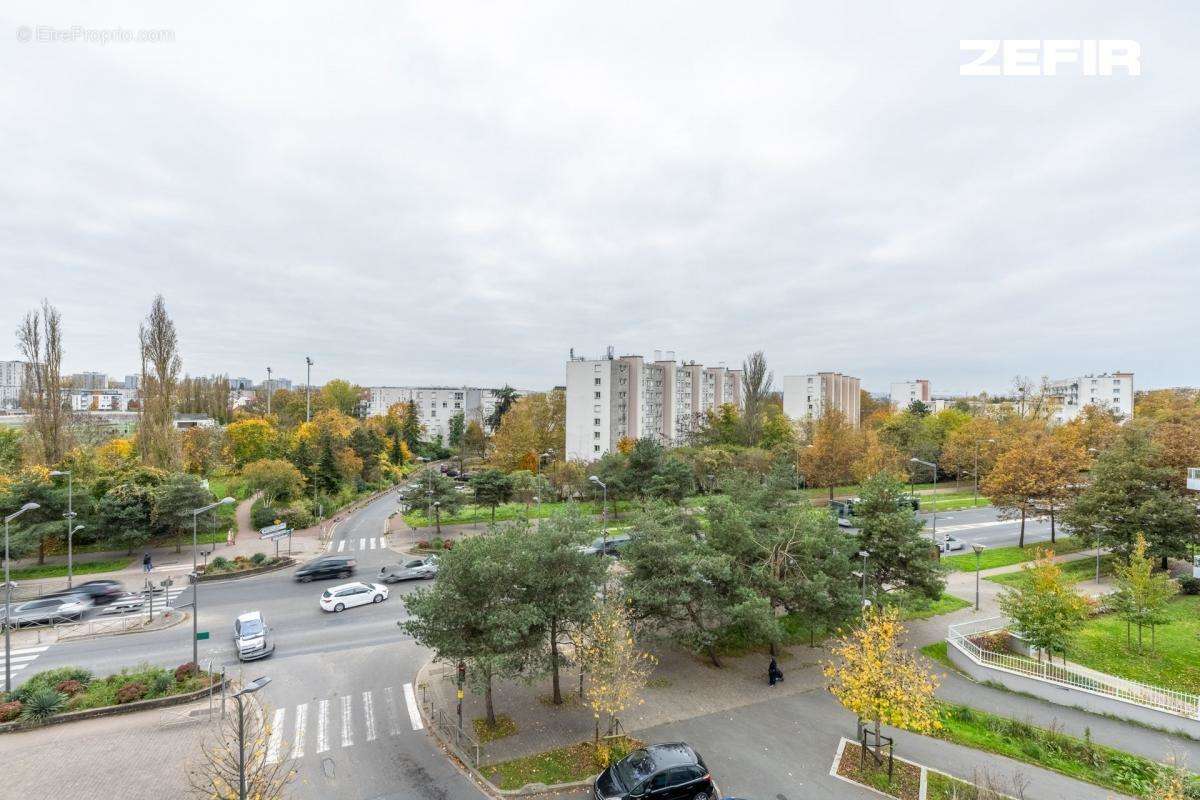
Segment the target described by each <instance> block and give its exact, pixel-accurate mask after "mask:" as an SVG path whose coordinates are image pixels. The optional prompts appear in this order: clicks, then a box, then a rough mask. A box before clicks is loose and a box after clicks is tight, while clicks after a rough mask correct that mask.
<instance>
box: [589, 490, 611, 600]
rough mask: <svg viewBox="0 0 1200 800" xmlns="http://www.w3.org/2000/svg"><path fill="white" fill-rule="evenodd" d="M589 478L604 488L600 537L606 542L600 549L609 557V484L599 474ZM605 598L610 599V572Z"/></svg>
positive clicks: (606, 575)
mask: <svg viewBox="0 0 1200 800" xmlns="http://www.w3.org/2000/svg"><path fill="white" fill-rule="evenodd" d="M588 480H589V481H591V482H592V483H594V484H596V485H597V486H599V487H600V488H601V489H602V490H604V495H603V497H604V499H603V501H602V502H601V505H600V537H601V541H603V542H604V544H603V549H602V550H601V551H600V557H601V558H607V557H608V484H607V483H605V482H604V481H602V480H600V476H598V475H589V476H588ZM601 591H602V592H603V596H604V599H605V600H607V599H608V573H607V572H605V577H604V585H603V586H602V587H601Z"/></svg>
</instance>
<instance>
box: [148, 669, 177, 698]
mask: <svg viewBox="0 0 1200 800" xmlns="http://www.w3.org/2000/svg"><path fill="white" fill-rule="evenodd" d="M174 686H175V676H174V675H172V674H171V673H169V672H167V671H165V670H164V671H162V672H157V673H155V674H154V677H153V678H151V679H150V695H151V696H153V697H161V696H162V695H166V694H170V693H171V689H172V688H173V687H174Z"/></svg>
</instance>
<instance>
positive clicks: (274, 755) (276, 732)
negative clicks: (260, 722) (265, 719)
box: [267, 708, 287, 764]
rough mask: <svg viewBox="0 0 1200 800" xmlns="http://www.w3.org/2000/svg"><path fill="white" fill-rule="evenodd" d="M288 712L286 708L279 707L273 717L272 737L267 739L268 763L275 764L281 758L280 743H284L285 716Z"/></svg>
mask: <svg viewBox="0 0 1200 800" xmlns="http://www.w3.org/2000/svg"><path fill="white" fill-rule="evenodd" d="M286 714H287V709H286V708H277V709H275V715H274V717H273V718H272V719H271V738H270V739H268V740H267V763H268V764H274V763H275V762H276V761H278V760H279V745H281V744H283V718H284V716H285V715H286Z"/></svg>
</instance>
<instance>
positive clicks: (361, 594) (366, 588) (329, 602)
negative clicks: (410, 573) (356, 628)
mask: <svg viewBox="0 0 1200 800" xmlns="http://www.w3.org/2000/svg"><path fill="white" fill-rule="evenodd" d="M387 597H388V588H387V587H386V586H384V585H383V584H382V583H357V582H356V583H343V584H341V585H339V586H334V587H333V588H332V589H326V590H325V591H324V592H322V593H321V608H322V609H324V610H325V611H345V610H346V609H347V608H353V607H354V606H365V605H369V604H371V603H382V602H383V601H384V600H387Z"/></svg>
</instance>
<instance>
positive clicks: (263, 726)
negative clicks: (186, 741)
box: [187, 708, 296, 800]
mask: <svg viewBox="0 0 1200 800" xmlns="http://www.w3.org/2000/svg"><path fill="white" fill-rule="evenodd" d="M241 719H242V721H243V722H242V725H243V727H242V729H241V730H240V731H239V728H238V726H239V718H238V715H237V714H224V715H222V717H221V719H220V720H219V721H218V723H217V725H216V726H215V727H213V728H212V729H211V732H210V733H209V734H208V735H207V736H205V738H204V740H203V741H202V743H201V745H200V757H199V759H198V761H197V763H196V764H195V765H194V766H191V767H189V768H188V771H187V781H188V787H189V788H190V789H191V793H192V794H193V795H194V796H195V797H197V798H204V800H238V798H239V797H251V798H254V800H282V798H283V797H284V796H285V794H286V791H287V786H288V784H289V783H291V781H292V779H293V778H294V777H295V775H296V773H295V770H293V769H292V768H291V767H290V766H289V753H288V752H287V751H286V748H285V749H284V750H283V751H281V752H278V753H270V751H269V749H268V742H269V740H270V739H271V738H272V730H271V723H270V722H268V721H267V720H268V719H270V712H269V711H268V710H267V709H265V708H264V709H262V710H261V713H258V714H256V713H254V711H253V710H252V709H247V710H246V713H245V715H243V716H242V718H241ZM239 734H240V737H239ZM243 742H244V743H245V745H244V749H243V745H242V743H243ZM243 776H244V781H245V789H246V792H245V794H241V793H240V788H241V784H242V781H243Z"/></svg>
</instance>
